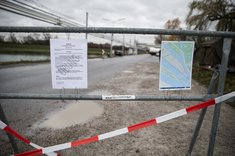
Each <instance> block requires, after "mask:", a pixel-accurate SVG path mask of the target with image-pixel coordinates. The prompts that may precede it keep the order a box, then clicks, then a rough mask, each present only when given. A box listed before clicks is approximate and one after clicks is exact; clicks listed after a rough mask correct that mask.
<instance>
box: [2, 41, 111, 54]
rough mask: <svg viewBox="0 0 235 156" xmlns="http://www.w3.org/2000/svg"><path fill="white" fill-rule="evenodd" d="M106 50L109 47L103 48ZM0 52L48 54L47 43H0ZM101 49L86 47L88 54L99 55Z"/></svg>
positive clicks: (48, 47)
mask: <svg viewBox="0 0 235 156" xmlns="http://www.w3.org/2000/svg"><path fill="white" fill-rule="evenodd" d="M105 51H106V52H108V51H109V49H105ZM0 53H4V54H25V53H26V54H30V53H31V54H48V55H49V54H50V46H49V45H27V44H7V43H0ZM101 54H102V49H98V48H88V56H89V55H92V57H101ZM106 54H107V53H106Z"/></svg>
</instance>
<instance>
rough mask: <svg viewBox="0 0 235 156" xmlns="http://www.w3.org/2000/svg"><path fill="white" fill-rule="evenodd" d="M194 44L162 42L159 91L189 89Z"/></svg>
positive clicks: (189, 42) (188, 42)
mask: <svg viewBox="0 0 235 156" xmlns="http://www.w3.org/2000/svg"><path fill="white" fill-rule="evenodd" d="M193 52H194V42H192V41H163V42H162V44H161V59H160V78H159V90H184V89H191V81H192V80H191V79H192V63H193Z"/></svg>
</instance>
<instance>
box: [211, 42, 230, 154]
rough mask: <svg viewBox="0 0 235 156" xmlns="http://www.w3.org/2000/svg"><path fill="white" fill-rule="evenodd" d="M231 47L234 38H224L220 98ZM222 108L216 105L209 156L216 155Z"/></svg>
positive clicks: (219, 88) (219, 104) (219, 87)
mask: <svg viewBox="0 0 235 156" xmlns="http://www.w3.org/2000/svg"><path fill="white" fill-rule="evenodd" d="M231 45H232V38H224V42H223V55H222V61H221V66H220V67H221V68H220V77H219V84H218V92H217V94H218V96H221V95H223V92H224V84H225V79H226V74H227V65H228V58H229V53H230V50H231ZM220 108H221V103H218V104H216V105H215V110H214V116H213V121H212V127H211V134H210V141H209V147H208V153H207V155H208V156H213V153H214V145H215V138H216V133H217V128H218V123H219V116H220Z"/></svg>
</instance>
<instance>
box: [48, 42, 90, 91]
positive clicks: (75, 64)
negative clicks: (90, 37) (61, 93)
mask: <svg viewBox="0 0 235 156" xmlns="http://www.w3.org/2000/svg"><path fill="white" fill-rule="evenodd" d="M50 51H51V74H52V87H53V88H54V89H62V88H67V89H75V88H87V40H77V39H76V40H75V39H70V40H67V39H51V40H50Z"/></svg>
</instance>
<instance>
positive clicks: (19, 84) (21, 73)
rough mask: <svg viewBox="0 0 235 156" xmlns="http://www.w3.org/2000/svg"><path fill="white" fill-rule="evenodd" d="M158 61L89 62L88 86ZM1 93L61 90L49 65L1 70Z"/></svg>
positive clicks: (120, 59) (119, 59) (136, 58)
mask: <svg viewBox="0 0 235 156" xmlns="http://www.w3.org/2000/svg"><path fill="white" fill-rule="evenodd" d="M157 60H158V59H157V58H156V57H154V56H150V55H137V56H125V57H115V58H111V59H104V60H103V59H92V60H88V85H89V86H92V85H94V84H95V83H97V82H99V80H101V79H107V80H108V79H111V78H112V76H113V75H114V74H116V73H118V72H121V71H123V70H127V68H128V67H130V66H132V65H135V64H137V63H141V62H151V61H157ZM89 86H88V87H89ZM0 92H13V93H59V90H53V89H52V86H51V70H50V64H49V63H47V64H37V65H31V66H19V67H11V68H2V69H0Z"/></svg>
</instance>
